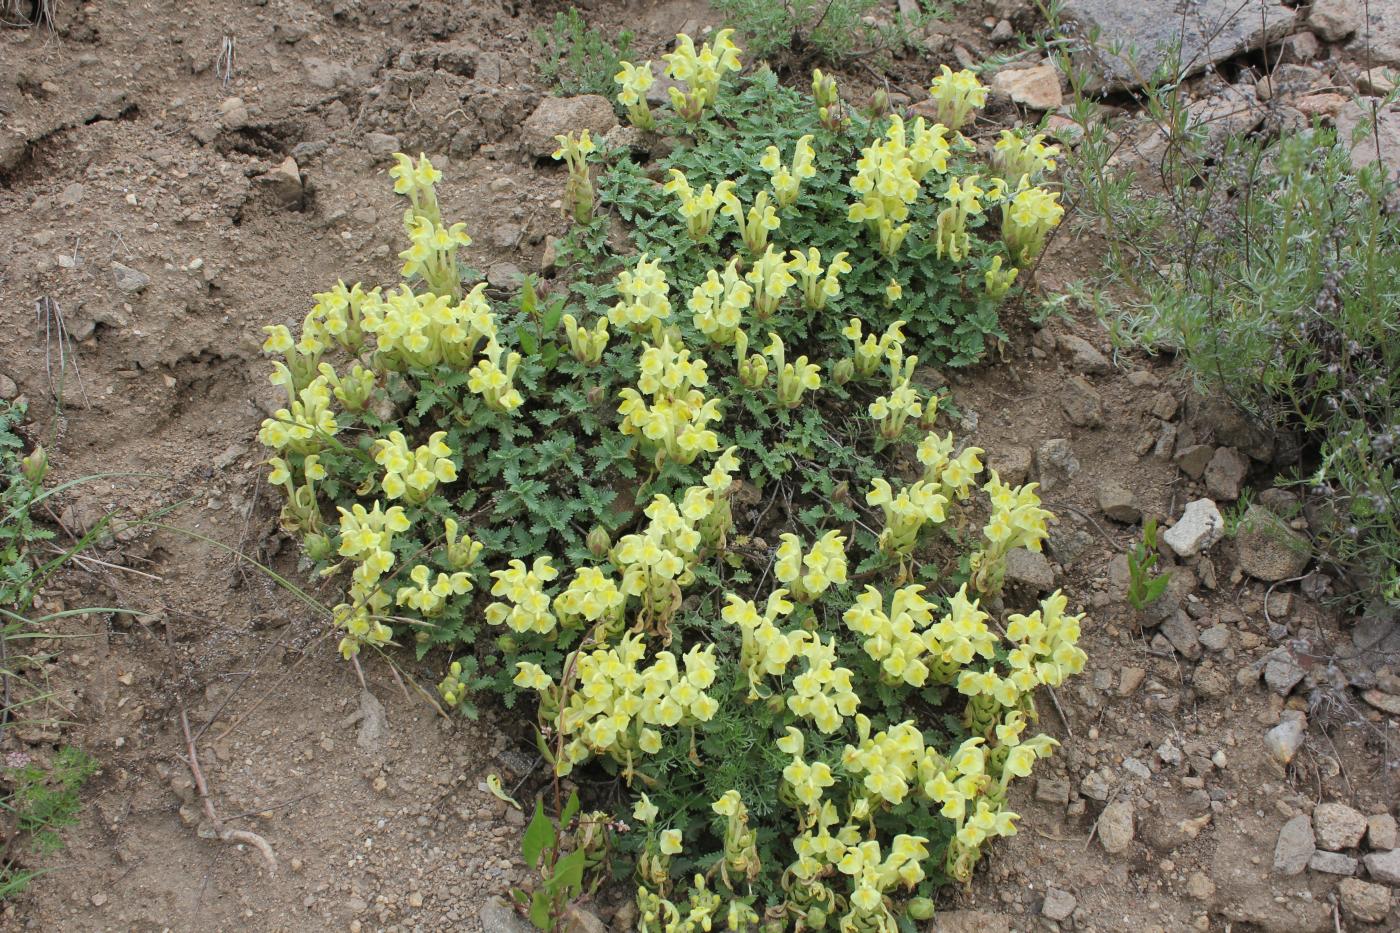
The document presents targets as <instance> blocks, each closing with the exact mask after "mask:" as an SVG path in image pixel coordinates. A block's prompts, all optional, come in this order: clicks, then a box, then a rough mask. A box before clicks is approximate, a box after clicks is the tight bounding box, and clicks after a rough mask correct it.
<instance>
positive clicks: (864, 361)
mask: <svg viewBox="0 0 1400 933" xmlns="http://www.w3.org/2000/svg"><path fill="white" fill-rule="evenodd" d="M891 284H894V283H891ZM903 327H904V322H903V321H895V322H894V323H893V324H891V325H890V326H889V327H886V328H885V332H884V333H883V334H881V335H880V336H879V337H878V338H877V337H876V336H875V335H874V334H870V335H869V336H865V335H864V329H863V328H862V327H861V323H860V318H856V317H853V318H851V320H850V323H848V324H847V325H846V327H845V329H844V330H842V331H841V333H842V335H843V336H845V338H846V339H847V340H849V341H850V342H851V346H852V350H853V357H852V358H853V359H854V361H855V374H856V375H857V376H858V377H860V378H862V379H868V378H870V377H871V376H873V375H874V374H875V371H876V370H878V369H879V368H880V364H881V363H882V362H884V361H885V360H886V359H887V358H889V357H891V356H897V357H899V358H901V359H902V358H903V357H904V331H903V330H902V328H903Z"/></svg>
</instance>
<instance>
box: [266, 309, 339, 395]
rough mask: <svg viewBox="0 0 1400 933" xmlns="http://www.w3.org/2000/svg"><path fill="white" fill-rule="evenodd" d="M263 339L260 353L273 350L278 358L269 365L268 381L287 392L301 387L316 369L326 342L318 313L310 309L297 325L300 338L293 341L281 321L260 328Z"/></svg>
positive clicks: (291, 392)
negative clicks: (263, 334)
mask: <svg viewBox="0 0 1400 933" xmlns="http://www.w3.org/2000/svg"><path fill="white" fill-rule="evenodd" d="M263 333H265V334H267V339H266V340H264V341H263V345H262V350H263V352H264V353H269V354H270V353H277V354H280V355H281V356H282V360H279V361H277V362H274V363H273V364H272V376H271V378H270V381H271V382H272V384H273V385H275V386H282V387H283V388H285V389H286V390H287V392H288V393H289V394H292V395H293V397H295V393H296V392H297V391H299V390H301V389H304V388H305V387H306V386H307V385H308V384H309V383H310V382H311V380H312V379H314V378H316V374H317V372H319V368H318V367H319V364H320V361H321V354H322V353H324V352H326V349H327V348H328V346H329V344H328V343H327V340H326V338H327V337H328V336H329V335H328V334H327V333H326V330H325V326H324V324H323V322H322V318H321V316H320V315H319V314H318V313H317V311H316V309H315V308H313V309H312V310H311V312H310V313H309V314H307V315H306V318H305V320H304V321H303V322H302V325H301V338H300V339H299V340H294V339H293V338H292V332H291V331H290V330H289V329H288V328H287V325H285V324H270V325H268V326H267V327H264V328H263Z"/></svg>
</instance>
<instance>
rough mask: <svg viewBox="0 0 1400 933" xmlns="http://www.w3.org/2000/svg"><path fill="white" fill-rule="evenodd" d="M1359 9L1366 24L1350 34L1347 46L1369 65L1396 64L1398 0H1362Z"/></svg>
mask: <svg viewBox="0 0 1400 933" xmlns="http://www.w3.org/2000/svg"><path fill="white" fill-rule="evenodd" d="M1363 10H1364V11H1365V12H1366V14H1367V17H1368V19H1367V23H1366V28H1365V29H1361V30H1358V31H1357V33H1356V35H1354V36H1352V39H1351V42H1350V43H1349V44H1348V46H1347V48H1348V49H1349V50H1350V51H1351V53H1352V54H1353V56H1355V58H1356V59H1357V60H1358V61H1364V62H1366V63H1367V64H1369V65H1371V66H1372V67H1374V66H1376V65H1389V66H1390V67H1392V68H1395V67H1400V0H1365V4H1364V6H1363Z"/></svg>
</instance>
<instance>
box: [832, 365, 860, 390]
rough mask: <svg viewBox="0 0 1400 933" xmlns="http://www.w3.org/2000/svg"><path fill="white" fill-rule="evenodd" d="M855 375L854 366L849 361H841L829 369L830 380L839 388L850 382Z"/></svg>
mask: <svg viewBox="0 0 1400 933" xmlns="http://www.w3.org/2000/svg"><path fill="white" fill-rule="evenodd" d="M855 374H856V364H855V363H854V362H853V361H851V360H850V359H842V360H838V361H837V362H836V365H835V366H833V367H832V368H831V380H832V381H833V382H835V383H836V384H837V385H839V386H843V385H845V384H846V383H848V382H850V381H851V379H852V378H853V377H854V376H855Z"/></svg>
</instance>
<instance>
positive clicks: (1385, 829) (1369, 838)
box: [1366, 813, 1396, 851]
mask: <svg viewBox="0 0 1400 933" xmlns="http://www.w3.org/2000/svg"><path fill="white" fill-rule="evenodd" d="M1395 837H1396V832H1395V817H1393V816H1391V815H1390V814H1389V813H1375V814H1372V815H1371V816H1369V817H1367V818H1366V847H1367V848H1368V849H1371V850H1372V851H1378V850H1382V849H1393V848H1395V842H1396V838H1395Z"/></svg>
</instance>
